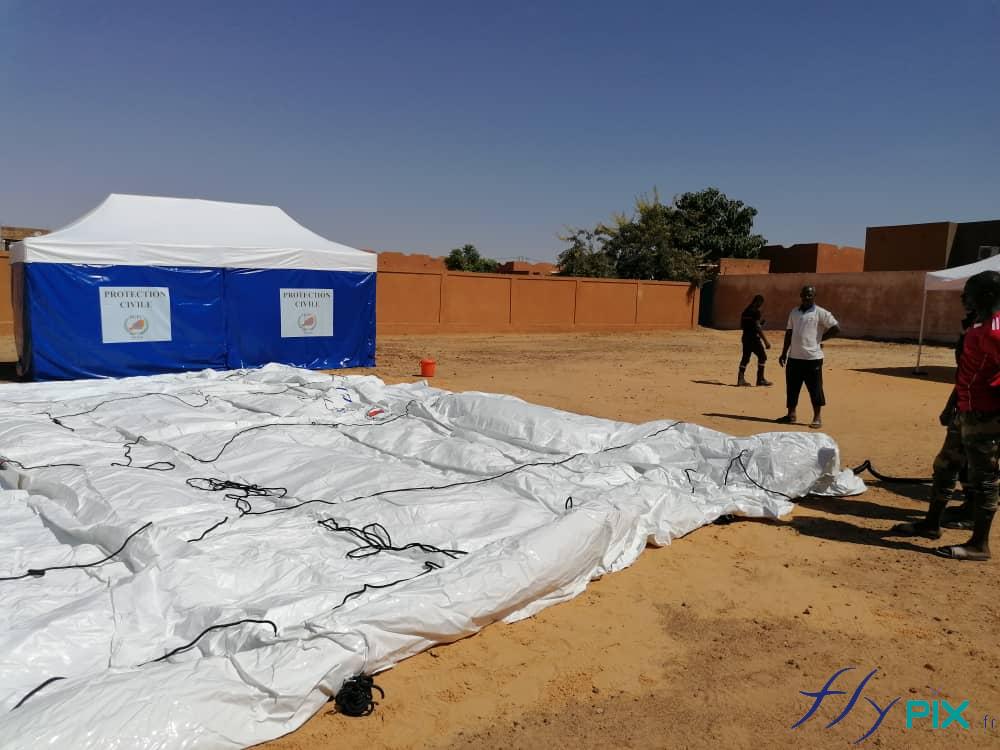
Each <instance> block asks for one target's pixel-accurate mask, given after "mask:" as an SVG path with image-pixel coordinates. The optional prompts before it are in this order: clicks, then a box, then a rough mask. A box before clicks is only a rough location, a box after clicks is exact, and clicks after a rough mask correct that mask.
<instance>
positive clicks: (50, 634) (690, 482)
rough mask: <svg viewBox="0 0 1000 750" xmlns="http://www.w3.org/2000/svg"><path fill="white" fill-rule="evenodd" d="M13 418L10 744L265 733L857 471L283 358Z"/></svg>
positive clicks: (32, 391) (826, 443)
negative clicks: (359, 679)
mask: <svg viewBox="0 0 1000 750" xmlns="http://www.w3.org/2000/svg"><path fill="white" fill-rule="evenodd" d="M0 414H2V419H0V455H2V457H3V458H2V461H3V463H2V466H3V470H2V471H0V488H2V489H0V578H7V579H12V580H0V596H2V599H3V607H0V717H2V718H0V747H2V748H29V747H30V748H39V747H64V748H78V749H89V748H93V749H94V750H98V749H99V750H114V749H121V750H126V749H128V750H140V749H147V748H148V749H152V748H163V749H165V748H241V747H246V746H249V745H252V744H255V743H259V742H263V741H266V740H268V739H272V738H275V737H278V736H280V735H282V734H285V733H287V732H290V731H292V730H294V729H295V728H297V727H298V726H300V725H301V724H302V723H304V722H305V721H306V719H308V718H309V717H310V716H311V715H312V714H314V713H315V712H317V711H318V710H320V709H321V708H322V707H323V706H324V704H325V703H326V702H327V701H328V700H329V699H330V697H331V696H333V695H334V694H335V693H336V692H337V691H338V689H339V688H340V687H341V685H342V684H343V682H344V681H345V680H346V679H347V678H349V677H351V676H353V675H357V674H360V673H366V674H372V673H375V672H377V671H379V670H384V669H386V668H388V667H390V666H392V665H393V664H395V663H397V662H399V661H400V660H402V659H404V658H406V657H408V656H411V655H413V654H415V653H418V652H419V651H421V650H424V649H426V648H428V647H429V646H431V645H433V644H435V643H441V642H450V641H454V640H456V639H459V638H462V637H464V636H467V635H470V634H472V633H474V632H476V631H477V630H479V629H481V628H482V627H484V626H486V625H488V624H489V623H491V622H494V621H497V620H503V621H508V622H509V621H514V620H518V619H521V618H524V617H528V616H530V615H532V614H534V613H537V612H538V611H540V610H541V609H543V608H545V607H547V606H550V605H552V604H556V603H558V602H562V601H565V600H567V599H571V598H572V597H574V596H576V595H577V594H579V593H580V592H581V591H583V589H584V588H585V587H586V586H587V583H588V582H589V581H591V580H593V579H595V578H597V577H599V576H601V575H604V574H606V573H609V572H614V571H617V570H620V569H622V568H624V567H626V566H628V565H630V564H631V563H632V562H634V561H635V560H636V558H637V557H638V556H639V554H640V553H641V552H642V550H643V549H644V547H645V546H646V545H647V543H653V544H657V545H663V544H667V543H669V542H670V541H671V540H672V539H675V538H677V537H680V536H682V535H684V534H687V533H689V532H691V531H693V530H695V529H697V528H698V527H700V526H702V525H705V524H707V523H710V522H711V521H713V520H714V519H716V518H718V517H719V516H720V515H722V514H727V513H735V514H740V515H744V516H752V517H772V518H773V517H778V516H781V515H784V514H787V513H788V512H790V510H791V509H792V507H793V504H792V500H793V499H795V498H799V497H802V496H804V495H806V494H807V493H810V492H812V493H817V494H854V493H858V492H862V491H863V490H864V485H863V483H861V481H860V480H858V479H857V478H856V477H854V476H853V474H851V473H850V472H849V471H841V470H840V467H839V456H838V450H837V446H836V444H835V442H834V441H833V440H832V439H831V438H830V437H828V436H826V435H824V434H820V433H808V434H807V433H768V434H762V435H758V436H755V437H749V438H735V437H731V436H728V435H725V434H722V433H719V432H715V431H713V430H709V429H706V428H703V427H700V426H698V425H695V424H691V423H685V422H677V421H674V420H661V421H655V422H649V423H646V424H629V423H624V422H615V421H609V420H604V419H597V418H594V417H588V416H581V415H578V414H572V413H567V412H561V411H557V410H554V409H550V408H546V407H542V406H537V405H533V404H530V403H526V402H524V401H521V400H519V399H516V398H513V397H510V396H502V395H494V394H487V393H475V392H470V393H449V392H446V391H442V390H438V389H435V388H431V387H428V386H427V384H426V383H417V384H406V385H395V386H387V385H385V384H384V383H383V382H382V381H380V380H379V379H377V378H375V377H370V376H368V377H361V376H355V377H340V376H330V375H325V374H322V373H317V372H312V371H307V370H299V369H295V368H291V367H286V366H280V365H268V366H266V367H264V368H261V369H258V370H249V371H232V372H217V371H211V370H209V371H203V372H198V373H186V374H182V375H161V376H155V377H141V378H140V377H137V378H129V379H123V380H100V381H72V382H66V383H39V384H12V385H5V386H0ZM59 464H61V465H59ZM222 480H226V481H228V482H230V484H229V485H228V486H222V485H220V484H219V482H220V481H222ZM234 485H238V486H234ZM220 487H222V488H221V489H220ZM213 490H215V491H213ZM372 524H379V525H380V526H372ZM123 544H124V547H122V545H123ZM119 549H120V552H119V551H118V550H119ZM115 552H118V553H117V554H116V555H114V556H113V557H112V558H111V559H110V560H108V561H106V562H104V563H103V564H100V565H89V564H90V563H94V562H97V561H99V560H102V559H104V558H106V557H108V556H109V555H111V554H112V553H115ZM74 565H76V566H84V567H64V568H61V569H53V568H54V566H74ZM46 569H47V570H46ZM29 570H34V571H41V570H46V572H45V573H44V575H39V574H38V573H37V572H36V573H35V574H28V575H25V574H27V573H28V571H29ZM22 576H23V577H22ZM663 586H664V587H669V586H670V581H669V580H664V581H663ZM185 647H186V648H185ZM168 654H170V655H169V656H168ZM164 657H166V658H164ZM53 678H62V679H58V680H53ZM50 680H53V681H51V682H49V681H50ZM45 683H47V684H45ZM43 684H44V687H41V689H38V690H37V691H36V692H34V693H32V691H35V689H36V688H38V687H39V686H41V685H43ZM389 699H390V700H391V696H390V698H389ZM18 704H20V705H18ZM15 706H17V707H16V708H15Z"/></svg>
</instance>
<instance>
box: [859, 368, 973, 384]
mask: <svg viewBox="0 0 1000 750" xmlns="http://www.w3.org/2000/svg"><path fill="white" fill-rule="evenodd" d="M853 372H867V373H870V374H872V375H889V376H890V377H894V378H910V379H912V380H927V381H930V382H932V383H954V382H955V368H954V367H945V366H944V365H929V366H927V367H924V368H923V369H922V370H921V372H922V373H923V374H922V375H918V374H916V373H914V372H913V368H912V367H866V368H857V369H854V370H853Z"/></svg>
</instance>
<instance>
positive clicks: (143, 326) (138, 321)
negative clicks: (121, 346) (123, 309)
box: [125, 315, 149, 336]
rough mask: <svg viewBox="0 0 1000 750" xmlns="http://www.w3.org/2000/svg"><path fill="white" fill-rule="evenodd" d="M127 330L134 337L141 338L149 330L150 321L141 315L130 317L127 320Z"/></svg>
mask: <svg viewBox="0 0 1000 750" xmlns="http://www.w3.org/2000/svg"><path fill="white" fill-rule="evenodd" d="M125 330H126V331H128V333H129V334H130V335H132V336H141V335H142V334H144V333H145V332H146V331H148V330H149V321H148V320H146V319H145V318H144V317H142V316H141V315H130V316H129V317H128V318H126V319H125Z"/></svg>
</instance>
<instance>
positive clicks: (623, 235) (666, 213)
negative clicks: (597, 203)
mask: <svg viewBox="0 0 1000 750" xmlns="http://www.w3.org/2000/svg"><path fill="white" fill-rule="evenodd" d="M756 215H757V210H756V209H755V208H753V207H751V206H747V205H746V204H744V203H743V202H742V201H738V200H733V199H730V198H729V197H728V196H726V194H725V193H723V192H721V191H720V190H718V189H716V188H707V189H705V190H701V191H699V192H696V193H684V194H683V195H681V196H679V197H677V198H675V199H674V201H673V203H672V204H670V205H668V204H665V203H663V202H662V201H661V200H660V196H659V193H657V192H656V190H654V191H653V195H652V197H649V198H647V197H645V196H640V197H639V198H637V199H636V202H635V208H634V209H633V211H632V214H631V215H626V214H624V213H622V214H616V215H615V216H613V217H612V221H611V223H609V224H598V225H597V226H596V227H594V229H592V230H591V229H571V230H569V232H567V233H566V234H565V235H563V236H562V237H561V238H560V239H562V240H563V241H564V242H567V243H569V247H568V248H566V249H565V250H563V252H562V253H560V254H559V259H558V261H557V263H558V265H559V272H560V273H561V274H563V275H566V276H603V277H617V278H623V279H655V280H664V281H690V282H692V283H697V284H700V283H702V282H704V281H705V280H707V279H709V278H711V277H712V276H713V275H714V273H715V268H717V264H718V261H719V259H720V258H756V257H757V256H758V255H759V254H760V251H761V250H762V249H763V247H764V245H765V240H764V238H763V237H762V236H761V235H759V234H753V233H752V231H753V220H754V217H755V216H756Z"/></svg>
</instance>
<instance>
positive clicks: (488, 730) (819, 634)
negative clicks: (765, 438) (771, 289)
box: [264, 330, 1000, 750]
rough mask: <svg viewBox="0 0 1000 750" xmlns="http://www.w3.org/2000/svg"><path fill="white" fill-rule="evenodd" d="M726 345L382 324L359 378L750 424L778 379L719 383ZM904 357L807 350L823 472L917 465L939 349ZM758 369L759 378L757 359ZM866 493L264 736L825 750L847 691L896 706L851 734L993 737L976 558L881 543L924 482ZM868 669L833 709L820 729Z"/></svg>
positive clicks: (907, 351)
mask: <svg viewBox="0 0 1000 750" xmlns="http://www.w3.org/2000/svg"><path fill="white" fill-rule="evenodd" d="M775 337H776V336H775ZM772 351H773V350H772ZM776 354H777V353H776V352H774V353H773V356H774V358H775V359H776ZM738 355H739V334H738V333H733V332H718V331H708V330H699V331H692V332H687V331H684V332H671V333H648V334H577V335H568V336H567V335H555V334H553V335H532V336H472V335H467V336H457V335H452V336H424V337H417V336H410V337H404V336H392V337H390V336H386V337H382V338H381V339H380V341H379V352H378V362H379V365H378V367H377V368H374V369H373V370H370V371H365V372H372V373H374V374H376V375H378V376H380V377H382V378H383V379H384V380H386V381H387V382H400V381H405V380H415V379H418V377H417V372H418V369H419V368H418V364H417V363H418V361H419V359H420V358H421V357H424V356H431V357H434V358H436V359H437V362H438V375H437V377H436V378H434V381H433V382H434V384H435V385H437V386H439V387H442V388H446V389H449V390H456V391H461V390H480V391H492V392H502V393H511V394H514V395H516V396H520V397H522V398H524V399H527V400H530V401H533V402H536V403H540V404H546V405H548V406H552V407H556V408H560V409H566V410H569V411H574V412H580V413H586V414H594V415H597V416H601V417H607V418H611V419H619V420H626V421H632V422H643V421H648V420H653V419H673V418H677V419H684V420H688V421H693V422H698V423H700V424H704V425H707V426H710V427H713V428H716V429H719V430H722V431H725V432H728V433H731V434H740V435H749V434H753V433H755V432H761V431H766V430H774V429H776V428H777V427H778V426H777V425H775V424H773V423H771V422H770V421H769V420H770V419H773V418H774V417H776V416H779V415H780V414H782V413H783V401H784V395H783V388H782V387H781V386H780V384H779V385H777V386H775V387H774V388H770V389H766V388H753V389H740V388H736V387H733V386H732V385H731V384H732V383H734V382H735V377H736V372H735V370H736V360H737V359H738ZM925 355H926V356H925V362H927V363H928V364H929V365H931V367H929V368H928V369H929V377H926V378H915V377H912V376H911V375H910V370H911V369H912V365H913V362H914V359H915V347H913V346H908V345H894V344H877V343H871V342H861V341H833V342H830V343H829V344H828V345H827V368H826V372H825V377H826V385H827V397H828V399H829V402H830V406H829V407H828V410H827V413H826V414H825V423H826V427H825V431H826V432H827V433H829V434H830V435H832V436H833V437H834V438H836V439H837V441H838V442H839V444H840V446H841V451H842V454H843V458H844V463H845V464H846V465H848V466H853V465H856V464H859V463H861V462H862V461H863V460H864V459H866V458H868V459H871V460H872V462H873V463H874V465H875V466H876V467H877V468H878V469H880V470H881V471H882V472H884V473H888V474H894V475H918V476H929V474H930V466H931V461H932V460H933V457H934V454H935V453H936V451H937V449H938V448H939V446H940V443H941V440H942V438H943V434H944V431H943V429H942V428H941V427H939V426H938V424H937V419H936V417H937V414H938V412H939V411H940V408H941V406H942V405H943V403H944V401H945V399H946V397H947V395H948V391H949V388H950V385H949V384H948V383H949V380H950V378H951V375H952V368H951V364H952V362H953V360H952V354H951V352H950V350H948V349H944V348H933V349H930V350H926V349H925ZM352 372H358V371H352ZM769 375H770V376H771V378H772V379H773V380H776V381H781V375H782V373H781V371H780V370H779V369H778V368H777V366H776V365H772V366H770V367H769ZM800 416H801V417H806V416H808V408H806V409H804V410H802V411H801V413H800ZM795 429H805V428H795ZM869 487H870V488H869V490H868V492H867V493H866V494H865V495H863V496H861V497H859V498H853V499H844V500H831V499H825V500H815V499H808V500H804V501H802V502H801V503H800V504H799V505H798V506H797V508H796V510H795V511H794V513H793V514H792V515H791V516H790V517H787V518H785V519H782V520H780V521H776V522H759V521H741V522H738V523H734V524H731V525H727V526H716V525H713V526H709V527H707V528H704V529H700V530H698V531H696V532H694V533H692V534H690V535H688V536H687V537H685V538H683V539H680V540H677V541H675V542H674V543H673V544H672V545H670V546H669V547H666V548H662V549H653V548H650V549H647V550H646V552H645V553H644V554H643V555H642V556H641V558H640V559H639V560H638V562H637V563H636V564H635V565H633V566H632V567H631V568H629V569H628V570H625V571H623V572H621V573H616V574H614V575H610V576H607V577H605V578H604V579H602V580H600V581H596V582H594V583H592V584H591V586H590V587H589V589H588V590H587V591H586V592H585V593H584V594H582V595H581V596H579V597H578V598H576V599H574V600H573V601H571V602H568V603H565V604H561V605H558V606H555V607H552V608H550V609H548V610H546V611H544V612H542V613H541V614H540V615H538V616H536V617H533V618H530V619H528V620H525V621H522V622H519V623H515V624H513V625H502V624H494V625H491V626H489V627H487V628H486V629H485V630H483V631H482V632H481V633H479V634H477V635H475V636H473V637H471V638H467V639H465V640H462V641H459V642H457V643H454V644H450V645H446V646H440V647H436V648H434V649H431V650H430V651H428V652H425V653H423V654H420V655H419V656H416V657H414V658H412V659H409V660H407V661H405V662H403V663H402V664H399V665H397V666H396V667H394V668H393V669H391V670H389V671H387V672H385V673H383V674H381V675H378V677H377V683H378V684H379V685H380V686H381V687H382V688H383V689H384V690H385V691H386V697H385V699H382V700H380V703H379V706H378V708H377V710H376V711H375V713H374V714H373V715H371V716H368V717H366V718H348V717H344V716H339V715H335V714H332V713H329V712H327V711H323V712H321V713H320V714H318V715H317V716H315V717H314V718H313V719H312V720H311V721H310V722H308V723H307V724H306V725H305V726H304V727H303V728H302V729H300V730H299V731H297V732H295V733H293V734H291V735H289V736H287V737H284V738H282V739H280V740H278V741H276V742H273V743H269V744H267V745H265V746H264V747H267V748H268V749H269V750H319V749H320V748H333V747H340V748H362V747H363V748H365V749H366V750H383V749H384V750H389V749H390V748H392V749H395V748H426V749H428V750H430V749H439V748H441V749H443V748H546V750H555V749H557V748H605V747H627V748H668V747H670V748H674V747H680V748H702V747H704V748H719V747H723V748H744V747H746V748H751V747H752V748H754V749H755V750H759V748H762V747H821V748H825V747H837V748H840V747H848V746H851V744H852V743H853V741H854V740H856V739H858V738H859V737H861V736H862V735H863V734H864V733H865V732H866V731H868V729H869V728H870V726H871V725H872V723H873V722H874V720H875V716H876V715H875V712H874V710H873V709H872V708H871V706H870V705H869V704H868V702H867V701H866V700H864V698H871V699H872V700H874V701H875V702H876V703H877V704H879V705H880V706H883V707H884V706H885V705H886V704H888V703H890V702H891V701H892V700H893V699H894V698H897V697H899V698H900V700H899V703H898V704H897V705H896V706H895V707H894V708H893V709H892V710H891V711H890V712H889V714H888V715H887V718H886V719H885V722H884V723H883V724H882V726H881V727H880V728H879V729H878V731H876V732H875V733H874V734H873V735H872V736H871V737H870V738H868V739H867V740H866V741H865V742H864V743H863V745H862V746H866V745H874V746H877V747H880V748H951V747H997V748H1000V718H998V717H1000V675H998V669H1000V644H998V636H1000V601H998V599H997V595H996V591H997V589H996V586H997V575H998V572H1000V561H998V560H994V561H993V562H990V563H986V564H973V563H956V562H952V561H948V560H943V559H941V558H938V557H935V556H934V555H932V554H929V550H931V549H932V548H933V546H934V545H933V544H932V543H930V542H925V541H913V542H911V541H909V540H905V539H899V538H887V537H885V536H884V534H883V532H885V531H886V530H887V529H888V528H889V527H890V526H891V525H892V524H894V523H897V522H899V521H902V520H908V519H914V518H916V517H918V514H919V513H920V512H921V511H922V509H923V508H925V507H926V506H925V502H924V500H925V499H926V489H924V488H922V487H917V488H914V487H913V486H902V485H896V486H880V485H879V484H877V483H870V486H869ZM966 535H967V534H966V533H965V532H957V531H949V532H946V536H945V541H946V542H959V541H962V540H964V539H965V538H966ZM994 537H995V538H996V533H995V534H994ZM997 546H998V547H1000V540H998V544H997ZM998 559H1000V555H998ZM843 667H855V669H854V670H853V671H851V672H847V673H845V674H844V675H842V676H841V677H840V678H839V680H838V682H837V683H836V684H835V685H834V688H836V689H840V690H844V691H846V694H845V695H839V696H834V697H831V698H828V699H827V700H826V702H825V703H824V705H823V706H822V707H821V708H820V710H819V711H818V712H817V714H816V715H815V716H813V717H812V718H811V719H810V720H809V721H807V722H806V723H805V724H803V725H802V726H801V727H799V728H798V729H795V730H793V729H791V728H790V727H791V725H792V724H794V723H795V722H796V721H797V720H798V719H799V718H800V717H802V716H803V715H804V714H805V712H806V711H807V709H808V708H809V706H810V705H811V703H812V701H811V699H809V698H806V697H804V696H803V695H801V694H800V692H799V691H816V690H819V689H820V688H821V687H822V686H823V684H824V683H825V682H826V681H827V679H828V678H829V677H830V676H831V675H832V673H834V672H835V671H836V670H838V669H841V668H843ZM876 668H877V669H878V671H877V672H876V673H875V676H874V677H873V678H872V679H871V681H870V682H869V683H868V684H867V687H866V688H865V690H864V691H863V693H862V695H861V696H860V697H859V700H858V702H857V704H856V705H855V707H854V709H853V710H852V711H851V712H850V713H848V714H847V716H846V717H845V718H844V719H843V720H842V721H841V722H840V723H838V724H836V725H834V726H832V727H830V728H826V727H827V725H828V724H829V723H830V722H831V721H833V719H834V718H835V717H836V716H837V715H838V714H839V713H840V712H841V710H842V709H843V708H844V707H845V706H846V705H847V703H848V701H849V699H850V697H851V695H852V693H853V692H854V689H855V687H856V686H857V684H858V683H859V682H860V681H861V680H862V678H863V677H864V676H865V675H867V674H868V673H869V672H871V671H872V670H874V669H876ZM908 700H928V701H930V700H947V701H948V702H949V703H950V704H951V705H953V706H958V705H959V704H960V703H962V701H964V700H968V701H969V707H968V708H966V709H965V710H964V712H963V714H962V716H963V717H964V718H965V719H966V720H967V721H968V722H969V724H970V728H969V729H968V730H962V729H960V728H958V727H957V725H956V724H953V725H952V726H950V727H946V728H942V729H938V730H933V729H932V728H931V721H930V720H922V721H917V722H916V724H915V726H914V728H912V729H906V728H905V704H906V702H907V701H908ZM331 708H332V704H331ZM946 714H947V712H946V711H944V710H943V709H942V710H941V717H942V719H943V718H944V717H945V716H946ZM987 715H989V717H992V718H996V719H997V720H996V726H995V728H994V726H993V724H992V723H991V720H990V719H986V720H985V722H984V717H985V716H987Z"/></svg>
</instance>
